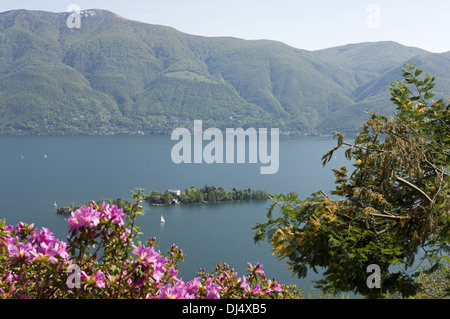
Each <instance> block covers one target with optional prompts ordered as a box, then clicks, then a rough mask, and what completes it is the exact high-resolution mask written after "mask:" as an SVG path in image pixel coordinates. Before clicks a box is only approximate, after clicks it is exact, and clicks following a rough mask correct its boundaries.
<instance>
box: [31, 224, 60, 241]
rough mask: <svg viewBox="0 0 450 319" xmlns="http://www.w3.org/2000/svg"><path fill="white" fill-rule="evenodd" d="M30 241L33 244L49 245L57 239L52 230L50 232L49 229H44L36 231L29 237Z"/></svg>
mask: <svg viewBox="0 0 450 319" xmlns="http://www.w3.org/2000/svg"><path fill="white" fill-rule="evenodd" d="M28 240H29V241H30V242H31V243H35V242H36V243H39V244H41V243H44V244H49V243H51V242H54V241H55V240H56V239H55V236H54V235H53V233H52V232H51V231H50V230H48V228H45V227H42V229H41V230H38V229H34V231H33V234H32V235H30V236H29V237H28Z"/></svg>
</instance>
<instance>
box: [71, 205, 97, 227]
mask: <svg viewBox="0 0 450 319" xmlns="http://www.w3.org/2000/svg"><path fill="white" fill-rule="evenodd" d="M67 222H68V223H69V231H74V230H78V229H80V228H81V227H87V228H92V227H95V226H97V225H98V223H99V222H100V212H98V211H97V210H96V209H94V208H93V207H92V206H91V207H86V206H84V205H83V206H81V207H80V208H79V209H77V210H76V211H74V212H72V213H71V217H69V219H68V220H67Z"/></svg>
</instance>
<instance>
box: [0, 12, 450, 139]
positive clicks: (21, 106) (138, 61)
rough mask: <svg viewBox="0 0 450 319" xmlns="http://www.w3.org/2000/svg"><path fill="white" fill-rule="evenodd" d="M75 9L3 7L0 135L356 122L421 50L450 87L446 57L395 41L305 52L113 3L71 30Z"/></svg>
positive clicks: (309, 128) (308, 129)
mask: <svg viewBox="0 0 450 319" xmlns="http://www.w3.org/2000/svg"><path fill="white" fill-rule="evenodd" d="M68 16H69V14H68V13H52V12H44V11H28V10H14V11H8V12H3V13H0V134H116V133H136V132H141V133H142V132H144V133H169V132H171V131H172V130H173V129H174V128H176V127H191V126H192V123H193V120H194V119H200V120H203V121H204V123H205V124H204V125H205V126H206V125H207V126H215V127H219V128H222V129H223V128H225V127H244V128H245V127H267V128H269V127H279V128H280V130H282V131H286V132H294V133H330V132H331V131H332V130H334V129H337V128H343V129H345V130H349V131H351V130H354V128H355V127H357V126H358V125H359V124H360V123H362V121H363V120H364V118H362V115H364V110H365V109H366V107H369V106H370V105H371V103H381V104H383V103H384V102H385V100H386V99H387V100H388V98H389V97H388V96H386V90H385V86H386V85H387V84H389V83H390V82H389V83H387V81H389V80H390V79H391V78H392V77H393V76H394V75H395V76H398V75H399V72H397V69H398V68H401V66H402V65H403V63H404V62H407V61H409V60H411V59H413V60H414V58H415V57H417V62H418V63H419V62H420V63H421V64H422V65H423V66H424V70H425V71H426V72H431V73H432V72H433V71H434V70H437V71H439V72H438V73H439V75H440V78H439V80H441V79H442V83H441V87H440V90H441V91H442V93H443V94H445V92H450V90H449V89H448V87H449V86H448V84H449V81H450V79H449V77H448V76H447V74H449V72H446V70H448V69H447V67H448V65H447V64H446V63H447V62H446V61H448V54H447V55H446V54H439V55H432V54H429V53H428V52H426V51H424V50H421V49H417V48H408V47H404V46H402V45H399V44H397V43H393V42H380V43H363V44H355V45H349V46H344V47H338V48H330V49H326V50H320V51H313V52H308V51H305V50H299V49H296V48H293V47H290V46H288V45H285V44H283V43H280V42H276V41H265V40H261V41H246V40H242V39H236V38H231V37H214V38H210V37H201V36H193V35H188V34H185V33H182V32H179V31H177V30H175V29H173V28H171V27H166V26H158V25H151V24H146V23H141V22H137V21H131V20H127V19H125V18H122V17H120V16H118V15H116V14H114V13H112V12H108V11H105V10H85V11H82V12H81V16H82V18H81V27H80V28H69V27H68V26H67V25H66V20H67V18H68ZM419 57H420V59H419ZM441 65H445V67H444V68H443V67H441ZM418 66H419V65H418ZM428 68H429V69H430V70H428ZM395 72H397V73H395ZM386 83H387V84H386ZM448 95H450V94H448ZM381 104H380V105H381ZM381 106H382V105H381ZM383 107H384V106H383ZM386 107H387V108H389V106H386Z"/></svg>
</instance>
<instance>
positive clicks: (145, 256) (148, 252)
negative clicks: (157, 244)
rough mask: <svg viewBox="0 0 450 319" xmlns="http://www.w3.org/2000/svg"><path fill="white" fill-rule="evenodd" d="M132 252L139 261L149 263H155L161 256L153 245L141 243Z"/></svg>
mask: <svg viewBox="0 0 450 319" xmlns="http://www.w3.org/2000/svg"><path fill="white" fill-rule="evenodd" d="M132 252H133V254H134V255H135V256H136V257H137V258H138V260H139V261H145V262H147V263H149V264H152V263H155V262H156V261H157V260H158V258H159V253H158V252H156V251H155V248H154V247H153V246H152V247H147V246H145V245H143V244H140V245H139V246H138V247H137V248H136V249H133V250H132Z"/></svg>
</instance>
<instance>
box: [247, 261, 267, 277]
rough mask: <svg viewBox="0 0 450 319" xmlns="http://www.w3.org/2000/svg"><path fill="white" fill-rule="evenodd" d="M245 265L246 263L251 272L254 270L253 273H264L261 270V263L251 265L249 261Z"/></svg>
mask: <svg viewBox="0 0 450 319" xmlns="http://www.w3.org/2000/svg"><path fill="white" fill-rule="evenodd" d="M247 265H248V268H249V270H250V271H251V272H253V271H254V272H255V273H259V274H261V275H264V271H263V270H262V269H263V268H264V266H263V265H261V264H260V263H259V262H257V263H256V265H255V267H253V266H252V264H251V263H249V262H248V263H247Z"/></svg>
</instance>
